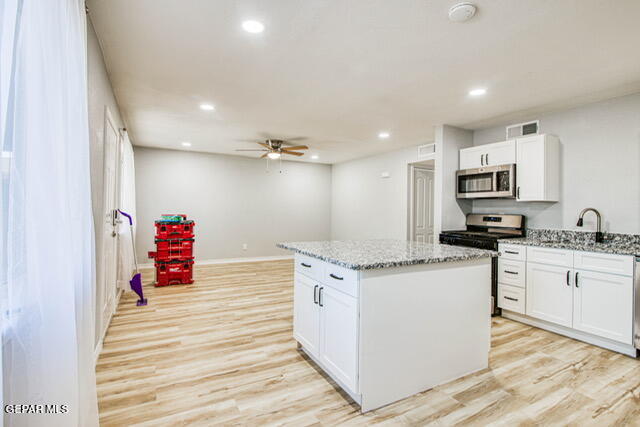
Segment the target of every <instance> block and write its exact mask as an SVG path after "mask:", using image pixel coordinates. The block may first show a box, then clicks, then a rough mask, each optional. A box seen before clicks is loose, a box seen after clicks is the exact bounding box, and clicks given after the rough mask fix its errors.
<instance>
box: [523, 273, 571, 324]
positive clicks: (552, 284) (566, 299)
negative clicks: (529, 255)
mask: <svg viewBox="0 0 640 427" xmlns="http://www.w3.org/2000/svg"><path fill="white" fill-rule="evenodd" d="M572 272H573V270H571V269H569V268H567V267H560V266H556V265H547V264H538V263H535V262H528V263H527V295H526V298H525V300H526V314H527V315H528V316H531V317H535V318H537V319H542V320H546V321H547V322H552V323H557V324H558V325H562V326H567V327H571V324H572V317H573V316H572V314H573V286H572Z"/></svg>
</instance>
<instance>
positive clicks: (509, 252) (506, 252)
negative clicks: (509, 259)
mask: <svg viewBox="0 0 640 427" xmlns="http://www.w3.org/2000/svg"><path fill="white" fill-rule="evenodd" d="M504 253H505V254H511V255H519V254H520V252H515V251H504Z"/></svg>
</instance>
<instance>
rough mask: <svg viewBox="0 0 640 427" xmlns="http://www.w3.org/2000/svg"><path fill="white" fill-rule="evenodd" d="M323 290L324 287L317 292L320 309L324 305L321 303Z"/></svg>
mask: <svg viewBox="0 0 640 427" xmlns="http://www.w3.org/2000/svg"><path fill="white" fill-rule="evenodd" d="M323 289H324V286H323V287H322V288H320V292H318V305H319V306H320V307H324V304H323V303H322V290H323Z"/></svg>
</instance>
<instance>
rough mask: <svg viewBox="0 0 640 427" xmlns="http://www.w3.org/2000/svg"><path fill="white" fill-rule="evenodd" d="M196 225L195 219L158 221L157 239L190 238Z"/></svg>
mask: <svg viewBox="0 0 640 427" xmlns="http://www.w3.org/2000/svg"><path fill="white" fill-rule="evenodd" d="M195 225H196V224H195V223H194V222H193V221H182V222H168V221H156V223H155V226H156V239H190V238H192V237H193V236H194V234H193V228H194V227H195Z"/></svg>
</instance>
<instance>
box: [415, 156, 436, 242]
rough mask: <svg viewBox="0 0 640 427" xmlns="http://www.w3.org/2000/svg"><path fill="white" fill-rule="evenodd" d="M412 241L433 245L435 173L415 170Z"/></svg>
mask: <svg viewBox="0 0 640 427" xmlns="http://www.w3.org/2000/svg"><path fill="white" fill-rule="evenodd" d="M412 234H413V235H412V240H413V241H416V242H422V243H433V171H432V170H429V169H422V168H413V230H412Z"/></svg>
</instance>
